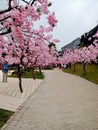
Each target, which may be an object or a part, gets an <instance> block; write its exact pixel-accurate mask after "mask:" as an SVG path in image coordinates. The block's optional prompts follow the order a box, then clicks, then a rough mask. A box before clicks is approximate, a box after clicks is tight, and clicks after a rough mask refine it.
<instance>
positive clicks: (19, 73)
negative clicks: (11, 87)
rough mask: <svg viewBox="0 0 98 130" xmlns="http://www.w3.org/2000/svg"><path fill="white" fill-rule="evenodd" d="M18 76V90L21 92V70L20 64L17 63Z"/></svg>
mask: <svg viewBox="0 0 98 130" xmlns="http://www.w3.org/2000/svg"><path fill="white" fill-rule="evenodd" d="M18 78H19V89H20V92H21V93H23V89H22V79H21V78H22V71H21V68H20V66H19V65H18Z"/></svg>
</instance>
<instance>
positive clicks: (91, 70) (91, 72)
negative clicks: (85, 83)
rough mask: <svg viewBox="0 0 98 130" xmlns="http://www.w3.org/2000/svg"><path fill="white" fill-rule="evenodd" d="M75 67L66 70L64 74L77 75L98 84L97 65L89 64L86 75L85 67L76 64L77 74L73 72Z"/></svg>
mask: <svg viewBox="0 0 98 130" xmlns="http://www.w3.org/2000/svg"><path fill="white" fill-rule="evenodd" d="M73 70H74V69H73V66H72V67H71V68H67V69H64V72H68V73H71V74H75V75H78V76H81V77H83V78H85V79H87V80H90V81H92V82H94V83H96V84H98V65H97V64H88V65H86V75H84V74H83V65H82V64H76V69H75V72H74V71H73Z"/></svg>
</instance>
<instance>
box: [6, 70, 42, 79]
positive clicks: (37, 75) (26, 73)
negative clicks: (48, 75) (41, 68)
mask: <svg viewBox="0 0 98 130" xmlns="http://www.w3.org/2000/svg"><path fill="white" fill-rule="evenodd" d="M34 74H35V78H36V79H44V74H43V72H41V74H40V72H38V71H35V72H34ZM9 77H14V78H15V77H17V72H16V71H15V72H13V73H12V74H11V75H10V76H9ZM22 78H33V75H32V71H24V72H23V74H22Z"/></svg>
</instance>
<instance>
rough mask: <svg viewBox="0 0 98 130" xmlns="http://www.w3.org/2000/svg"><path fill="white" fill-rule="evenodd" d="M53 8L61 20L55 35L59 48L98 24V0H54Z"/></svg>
mask: <svg viewBox="0 0 98 130" xmlns="http://www.w3.org/2000/svg"><path fill="white" fill-rule="evenodd" d="M52 3H53V5H52V7H51V10H52V11H55V13H56V17H57V19H58V20H59V21H58V24H57V27H55V30H54V36H55V37H57V38H58V39H60V43H58V44H57V48H58V49H60V48H61V47H62V46H64V45H66V44H68V43H70V42H71V41H73V40H74V39H76V38H77V37H80V36H81V35H82V34H84V33H85V32H88V31H90V30H91V29H92V28H93V27H95V26H96V25H97V24H98V0H52Z"/></svg>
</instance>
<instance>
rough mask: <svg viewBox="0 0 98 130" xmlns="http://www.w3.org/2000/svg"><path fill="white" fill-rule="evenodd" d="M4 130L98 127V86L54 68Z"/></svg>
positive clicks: (78, 129)
mask: <svg viewBox="0 0 98 130" xmlns="http://www.w3.org/2000/svg"><path fill="white" fill-rule="evenodd" d="M2 130H98V85H96V84H94V83H92V82H89V81H87V80H85V79H82V78H79V77H76V76H73V75H70V74H67V73H64V72H61V71H59V70H53V71H48V72H46V78H45V80H44V81H43V82H42V83H41V84H40V86H39V88H38V89H37V91H36V93H34V94H33V95H32V96H31V97H30V98H29V100H27V101H26V102H25V103H24V104H23V105H22V106H21V108H20V109H19V110H18V111H17V112H16V113H15V114H14V116H12V118H11V119H10V120H9V121H8V123H7V125H5V126H4V127H3V128H2Z"/></svg>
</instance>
